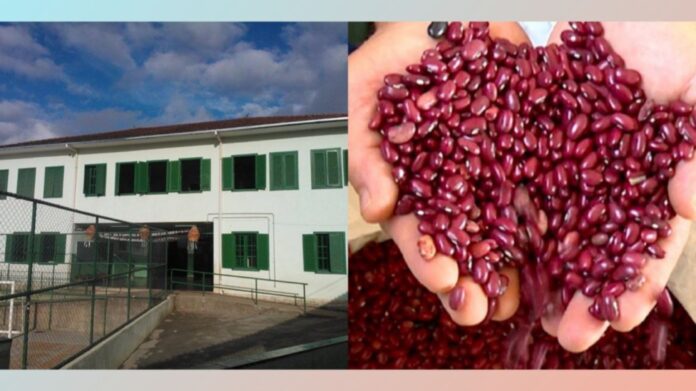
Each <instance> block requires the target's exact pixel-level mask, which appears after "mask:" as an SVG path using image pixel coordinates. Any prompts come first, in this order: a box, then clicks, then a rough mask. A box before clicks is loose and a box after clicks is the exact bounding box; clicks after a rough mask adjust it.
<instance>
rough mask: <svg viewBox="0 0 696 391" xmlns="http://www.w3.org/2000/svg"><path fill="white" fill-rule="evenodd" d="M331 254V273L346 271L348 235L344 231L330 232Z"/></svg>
mask: <svg viewBox="0 0 696 391" xmlns="http://www.w3.org/2000/svg"><path fill="white" fill-rule="evenodd" d="M329 254H330V258H331V273H343V274H345V272H346V235H345V233H343V232H332V233H330V234H329Z"/></svg>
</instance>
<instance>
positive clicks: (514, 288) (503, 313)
mask: <svg viewBox="0 0 696 391" xmlns="http://www.w3.org/2000/svg"><path fill="white" fill-rule="evenodd" d="M500 273H501V274H504V275H505V276H507V278H508V287H507V290H505V293H504V294H503V295H502V296H500V297H499V298H498V307H497V308H496V310H495V314H493V320H498V321H502V320H506V319H509V318H511V317H512V315H514V314H515V312H517V308H519V306H520V277H519V273H518V272H517V270H516V269H513V268H505V269H503V270H501V271H500Z"/></svg>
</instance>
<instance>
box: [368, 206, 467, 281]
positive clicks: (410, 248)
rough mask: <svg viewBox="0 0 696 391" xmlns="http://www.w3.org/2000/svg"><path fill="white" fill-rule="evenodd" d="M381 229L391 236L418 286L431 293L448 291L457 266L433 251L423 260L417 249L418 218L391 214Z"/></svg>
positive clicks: (448, 258) (454, 277)
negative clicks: (427, 258) (418, 283)
mask: <svg viewBox="0 0 696 391" xmlns="http://www.w3.org/2000/svg"><path fill="white" fill-rule="evenodd" d="M382 228H383V229H384V230H385V231H386V232H387V233H388V234H389V235H390V236H391V237H392V239H394V242H395V243H396V245H397V246H398V247H399V250H401V254H402V255H403V256H404V260H405V261H406V264H407V265H408V268H409V269H410V270H411V273H413V276H414V277H416V279H417V280H418V282H420V283H421V285H423V286H425V287H426V288H427V289H428V290H429V291H431V292H434V293H445V292H449V291H450V290H452V288H454V285H455V284H456V283H457V280H458V279H459V266H458V265H457V262H455V261H454V259H452V258H450V257H447V256H444V255H442V254H437V255H436V256H435V257H434V258H433V259H430V260H427V261H426V260H425V259H423V257H421V255H420V252H419V251H418V239H419V238H420V235H421V234H420V233H419V232H418V219H417V218H416V216H414V215H412V214H411V215H407V216H395V217H394V218H392V219H390V220H389V221H388V222H387V223H385V224H383V225H382Z"/></svg>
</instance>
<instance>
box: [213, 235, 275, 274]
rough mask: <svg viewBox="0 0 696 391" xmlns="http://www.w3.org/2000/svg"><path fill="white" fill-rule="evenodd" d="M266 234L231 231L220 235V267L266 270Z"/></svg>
mask: <svg viewBox="0 0 696 391" xmlns="http://www.w3.org/2000/svg"><path fill="white" fill-rule="evenodd" d="M268 265H269V243H268V235H267V234H260V233H258V232H232V233H229V234H223V235H222V267H224V268H228V269H238V270H268V269H269V267H268Z"/></svg>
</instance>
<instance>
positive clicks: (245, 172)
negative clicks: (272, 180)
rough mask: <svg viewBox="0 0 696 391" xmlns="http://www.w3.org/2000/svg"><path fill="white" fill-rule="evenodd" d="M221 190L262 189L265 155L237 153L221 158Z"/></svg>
mask: <svg viewBox="0 0 696 391" xmlns="http://www.w3.org/2000/svg"><path fill="white" fill-rule="evenodd" d="M222 188H223V190H264V189H265V188H266V155H239V156H232V157H229V158H224V159H222Z"/></svg>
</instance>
